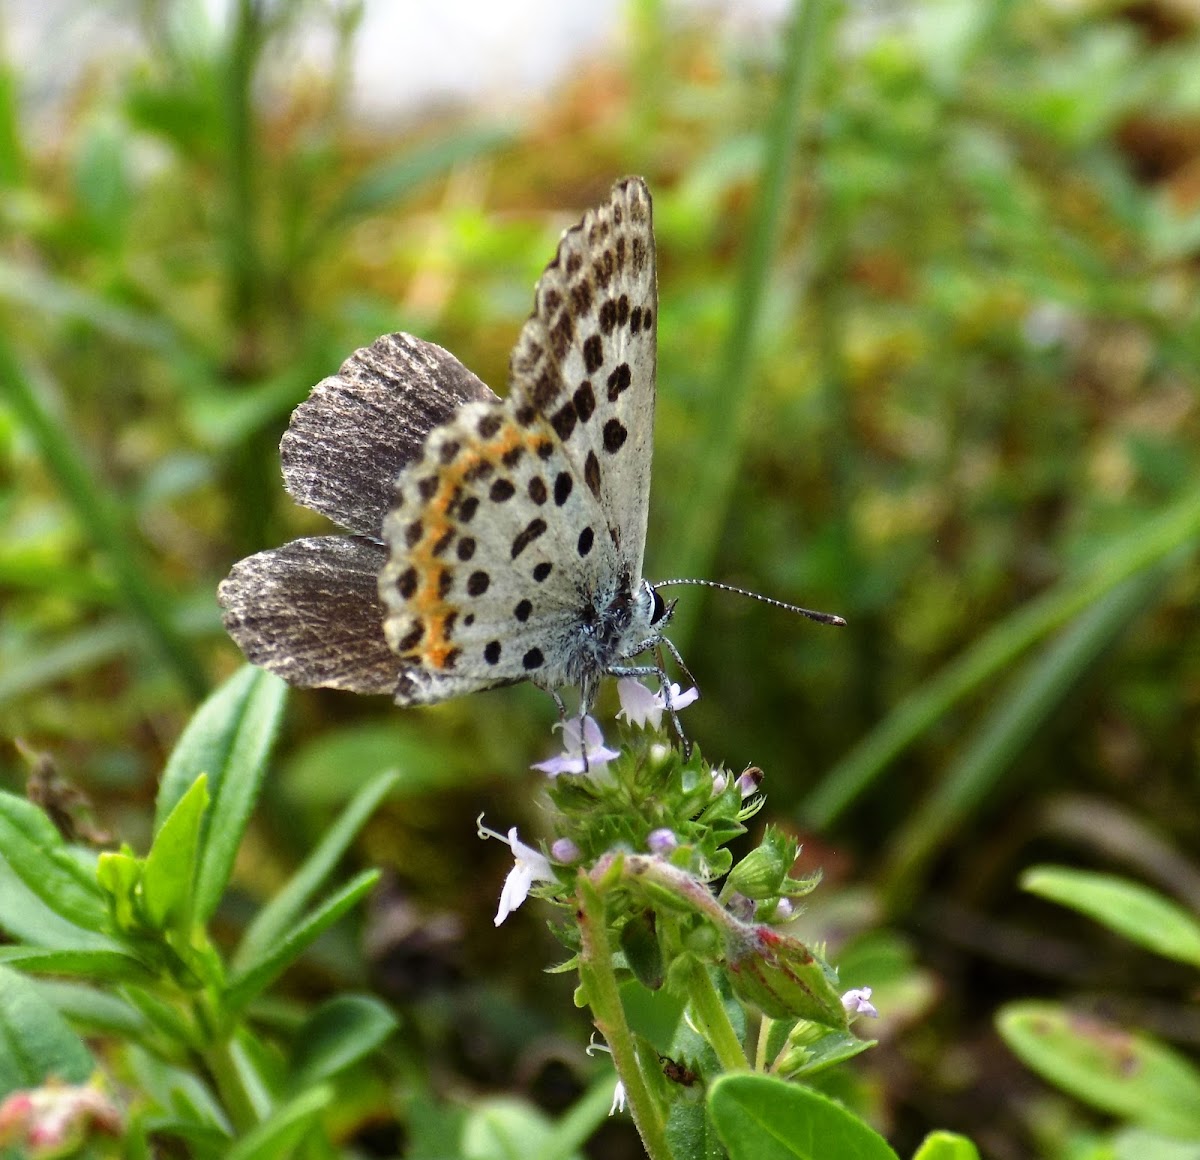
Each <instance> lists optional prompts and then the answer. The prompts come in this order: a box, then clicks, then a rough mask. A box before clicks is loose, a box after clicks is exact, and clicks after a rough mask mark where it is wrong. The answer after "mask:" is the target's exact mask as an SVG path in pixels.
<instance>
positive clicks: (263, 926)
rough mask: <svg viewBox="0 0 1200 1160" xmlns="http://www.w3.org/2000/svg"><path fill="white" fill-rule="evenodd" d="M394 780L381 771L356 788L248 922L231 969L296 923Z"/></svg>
mask: <svg viewBox="0 0 1200 1160" xmlns="http://www.w3.org/2000/svg"><path fill="white" fill-rule="evenodd" d="M397 780H398V775H397V774H394V773H385V774H381V775H380V776H379V777H377V778H374V779H373V780H372V781H370V782H369V783H368V784H367V785H365V786H363V788H362V789H361V790H359V792H358V793H357V794H356V795H355V796H354V799H353V800H352V801H351V802H350V804H349V805H347V806H346V808H345V809H344V810H343V811H342V814H341V816H340V817H339V818H338V819H337V821H336V822H334V824H333V825H332V826H331V827H330V828H329V829H328V830H327V831H326V833H325V836H324V837H323V838H322V839H321V841H320V842H319V843H318V845H317V847H316V849H314V850H313V852H312V853H311V854H309V856H308V857H307V858H306V859H305V860H304V863H303V865H302V866H301V867H300V868H299V869H298V870H297V871H296V873H295V874H294V875H293V876H292V878H291V879H290V880H289V882H288V884H287V885H286V886H285V887H284V888H283V889H282V890H281V891H280V892H279V893H278V894H276V895H275V897H274V898H273V899H272V900H271V901H270V903H269V904H268V905H267V906H265V907H263V909H262V910H261V911H260V912H259V913H258V916H257V917H256V918H255V920H254V921H253V922H252V923H251V924H250V927H249V929H248V930H247V931H246V934H245V937H244V938H243V939H242V941H241V944H240V945H239V946H238V949H237V953H236V954H235V955H234V958H233V968H234V970H240V969H242V968H244V967H246V966H247V965H248V964H249V963H252V962H254V961H255V960H256V959H258V958H261V957H262V955H263V954H265V953H266V950H267V948H268V947H271V946H273V945H275V944H276V943H278V941H279V940H280V939H281V938H282V937H283V936H284V935H285V934H286V932H287V931H288V930H289V929H290V928H291V927H292V926H294V925H295V924H296V922H297V920H298V919H299V917H300V913H301V911H303V909H304V907H305V906H307V905H308V902H309V900H310V899H311V898H312V897H313V895H314V894H315V893H316V892H317V891H318V890H319V889H320V888H321V887H322V886H323V885H324V883H325V880H326V879H327V878H328V877H329V875H330V874H331V873H332V872H333V870H334V869H335V868H336V866H337V864H338V862H339V860H340V859H341V857H342V855H343V854H344V853H345V852H346V850H347V849H348V848H349V846H350V843H351V842H353V841H354V838H355V835H356V834H357V833H358V832H359V830H360V829H362V827H363V825H364V823H365V822H366V820H367V819H368V818H369V817H370V816H371V814H373V813H374V812H375V809H376V807H377V806H378V805H379V803H380V802H381V801H383V799H384V798H385V797H387V795H388V794H389V793H390V792H391V790H392V788H393V787H394V786H395V784H396V782H397Z"/></svg>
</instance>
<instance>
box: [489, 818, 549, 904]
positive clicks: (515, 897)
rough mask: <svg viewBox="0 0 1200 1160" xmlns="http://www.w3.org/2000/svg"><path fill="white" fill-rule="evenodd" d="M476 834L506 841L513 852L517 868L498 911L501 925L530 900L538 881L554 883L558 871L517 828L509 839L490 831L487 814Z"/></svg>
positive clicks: (508, 883) (503, 891)
mask: <svg viewBox="0 0 1200 1160" xmlns="http://www.w3.org/2000/svg"><path fill="white" fill-rule="evenodd" d="M475 825H476V832H477V833H478V834H479V836H480V837H481V838H496V839H498V840H499V841H501V842H504V843H505V844H506V845H507V846H508V848H509V849H510V850H511V851H512V853H513V858H514V859H515V862H514V864H513V868H512V869H511V870H510V871H509V872H508V877H507V878H505V880H504V888H503V889H502V890H501V891H500V906H499V908H498V909H497V911H496V917H495V919H494V920H493V921H494V922H495V924H496V925H497V926H499V925H500V924H501V923H502V922H503V921H504V920H505V919H506V918H507V917H508V916H509V915H510V914H512V912H513V911H514V910H516V909H517V907H518V906H520V905H521V903H522V902H524V901H525V899H526V898H528V897H529V888H530V887H531V886H532V885H533V884H534V882H535V881H537V882H553V881H554V871H553V870H551V868H550V860H549V859H548V858H547V857H546V856H545V854H542V853H540V852H539V851H537V850H535V849H534V848H533V847H532V846H526V845H525V843H524V842H522V841H521V840H520V839H519V838H518V837H517V827H516V826H513V828H512V829H511V830H509V831H508V837H507V838H506V837H505V836H504V835H503V834H498V833H496V831H495V830H489V829H488V828H487V827H486V826H485V825H484V824H483V815H482V814H480V815H479V818H478V820H477V821H476V823H475Z"/></svg>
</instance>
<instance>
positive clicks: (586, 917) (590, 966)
mask: <svg viewBox="0 0 1200 1160" xmlns="http://www.w3.org/2000/svg"><path fill="white" fill-rule="evenodd" d="M578 897H579V902H580V911H581V919H580V923H579V930H580V935H581V936H582V941H583V946H582V950H581V952H580V956H579V977H580V979H581V980H582V982H583V985H584V993H585V995H586V997H587V1003H588V1006H589V1007H590V1008H591V1011H592V1020H593V1022H594V1023H595V1025H596V1030H597V1031H599V1032H600V1034H601V1035H603V1036H604V1040H605V1042H606V1043H607V1044H608V1047H609V1050H610V1051H612V1056H613V1063H614V1064H615V1065H616V1068H617V1075H618V1076H620V1079H621V1083H622V1084H624V1086H625V1098H626V1100H627V1101H628V1103H629V1110H630V1112H631V1113H632V1115H633V1122H634V1124H635V1125H636V1126H637V1130H638V1132H639V1134H640V1135H641V1137H642V1144H643V1146H644V1147H645V1149H646V1154H647V1156H649V1157H650V1160H672V1154H671V1149H670V1146H669V1145H668V1144H667V1137H666V1131H665V1125H664V1124H663V1119H662V1113H661V1109H660V1108H659V1106H658V1101H657V1100H655V1098H654V1096H653V1094H652V1093H651V1091H650V1089H649V1088H648V1087H647V1086H646V1080H645V1077H644V1076H643V1075H642V1069H641V1067H640V1066H639V1065H638V1058H637V1046H636V1044H635V1043H634V1039H633V1032H632V1031H631V1030H630V1028H629V1023H628V1022H627V1021H626V1019H625V1008H624V1006H623V1005H622V1003H621V994H620V991H619V990H618V988H617V977H616V974H615V973H614V971H613V966H612V950H611V949H610V947H609V945H608V919H607V916H606V914H605V908H604V899H603V897H602V896H601V895H600V892H599V891H598V890H597V889H596V886H595V884H594V883H593V882H592V881H591V880H590V879H589V878H588V876H587V875H586V874H585V873H583V872H580V875H579V894H578Z"/></svg>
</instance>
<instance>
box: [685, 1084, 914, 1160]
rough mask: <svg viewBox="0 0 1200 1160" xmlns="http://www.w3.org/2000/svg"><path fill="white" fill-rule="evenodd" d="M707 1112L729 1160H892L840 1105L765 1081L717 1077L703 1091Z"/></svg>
mask: <svg viewBox="0 0 1200 1160" xmlns="http://www.w3.org/2000/svg"><path fill="white" fill-rule="evenodd" d="M708 1110H709V1114H710V1115H711V1116H712V1119H713V1123H714V1124H715V1125H716V1128H717V1134H718V1135H719V1136H720V1137H721V1140H722V1142H723V1143H724V1145H725V1147H726V1148H727V1149H728V1150H729V1158H730V1160H831V1158H832V1157H834V1156H836V1157H838V1160H897V1157H896V1153H895V1152H893V1151H892V1149H891V1148H889V1147H888V1143H887V1141H886V1140H885V1139H884V1138H883V1137H882V1136H880V1135H879V1134H878V1133H877V1132H875V1131H874V1130H873V1129H872V1128H870V1127H868V1126H867V1125H866V1124H864V1123H863V1122H862V1120H860V1119H858V1117H857V1116H854V1115H853V1114H851V1113H850V1112H848V1111H847V1110H846V1109H845V1108H844V1107H842V1105H841V1104H838V1103H835V1102H834V1101H833V1100H831V1099H830V1098H829V1097H828V1096H823V1095H820V1094H819V1093H817V1092H815V1091H812V1090H811V1089H809V1088H802V1087H796V1086H795V1085H793V1084H789V1083H784V1082H783V1081H782V1080H778V1079H774V1078H773V1077H771V1076H766V1075H723V1076H721V1077H720V1078H719V1079H717V1080H716V1081H715V1082H714V1083H713V1085H712V1087H711V1088H710V1089H709V1092H708Z"/></svg>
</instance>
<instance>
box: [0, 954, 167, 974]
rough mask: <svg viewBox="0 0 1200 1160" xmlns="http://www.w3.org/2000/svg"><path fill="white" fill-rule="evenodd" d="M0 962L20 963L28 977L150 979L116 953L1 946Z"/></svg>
mask: <svg viewBox="0 0 1200 1160" xmlns="http://www.w3.org/2000/svg"><path fill="white" fill-rule="evenodd" d="M0 963H19V964H20V966H21V969H22V970H23V971H27V972H29V973H31V974H46V975H77V976H79V977H80V978H84V979H92V980H95V981H97V982H99V981H101V980H104V981H106V982H122V983H128V982H138V983H145V982H148V981H149V980H150V979H151V978H153V975H152V973H151V972H150V971H149V970H148V969H147V967H146V966H145V965H144V964H143V963H141V962H139V961H138V960H137V959H135V958H134V957H133V956H132V955H128V954H126V953H125V952H124V951H116V950H112V951H110V950H92V949H79V950H60V951H56V950H53V949H50V948H46V947H30V946H11V947H0Z"/></svg>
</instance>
